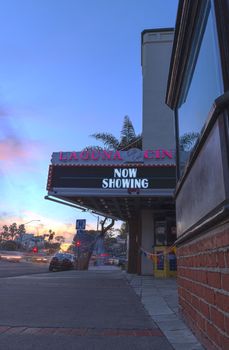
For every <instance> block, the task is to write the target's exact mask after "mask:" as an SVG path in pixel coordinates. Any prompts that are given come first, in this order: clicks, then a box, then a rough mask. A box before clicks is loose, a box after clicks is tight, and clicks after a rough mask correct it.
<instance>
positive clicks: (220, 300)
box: [215, 292, 229, 312]
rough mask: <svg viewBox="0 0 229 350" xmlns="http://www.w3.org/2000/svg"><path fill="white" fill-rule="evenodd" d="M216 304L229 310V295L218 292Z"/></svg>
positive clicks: (224, 309)
mask: <svg viewBox="0 0 229 350" xmlns="http://www.w3.org/2000/svg"><path fill="white" fill-rule="evenodd" d="M215 305H216V306H218V307H219V308H220V309H221V310H223V311H225V312H229V296H228V295H225V294H222V293H219V292H216V295H215Z"/></svg>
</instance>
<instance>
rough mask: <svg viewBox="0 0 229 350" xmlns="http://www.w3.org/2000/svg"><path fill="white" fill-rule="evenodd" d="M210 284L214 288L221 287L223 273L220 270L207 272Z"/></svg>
mask: <svg viewBox="0 0 229 350" xmlns="http://www.w3.org/2000/svg"><path fill="white" fill-rule="evenodd" d="M207 279H208V285H209V286H211V287H214V288H221V274H220V272H211V271H208V273H207Z"/></svg>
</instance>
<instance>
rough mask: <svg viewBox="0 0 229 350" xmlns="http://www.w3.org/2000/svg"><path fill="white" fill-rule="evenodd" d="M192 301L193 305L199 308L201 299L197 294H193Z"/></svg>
mask: <svg viewBox="0 0 229 350" xmlns="http://www.w3.org/2000/svg"><path fill="white" fill-rule="evenodd" d="M191 302H192V306H193V307H194V308H195V309H197V310H199V306H200V299H199V298H197V297H196V296H195V295H192V300H191Z"/></svg>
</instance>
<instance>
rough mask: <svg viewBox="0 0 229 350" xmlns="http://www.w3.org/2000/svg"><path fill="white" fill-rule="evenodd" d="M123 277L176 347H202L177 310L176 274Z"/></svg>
mask: <svg viewBox="0 0 229 350" xmlns="http://www.w3.org/2000/svg"><path fill="white" fill-rule="evenodd" d="M126 277H127V279H128V281H129V283H130V285H131V286H132V287H133V289H134V291H135V293H136V294H137V295H138V296H139V298H140V300H141V302H142V304H143V305H144V307H145V309H146V310H147V312H148V313H149V315H150V316H151V318H152V320H153V321H154V322H155V323H156V325H157V326H158V327H159V329H160V330H161V331H162V332H163V334H164V335H165V337H166V338H167V340H168V341H169V343H170V344H171V345H172V347H173V348H174V349H175V350H184V349H185V350H203V349H204V348H203V347H202V346H201V344H200V343H199V342H198V340H197V339H196V337H195V336H194V335H193V333H192V332H191V330H190V329H189V328H188V327H187V326H186V324H185V323H184V322H183V320H182V318H181V316H180V314H179V307H178V296H177V284H176V279H175V278H166V279H155V278H153V277H151V276H136V275H129V274H126Z"/></svg>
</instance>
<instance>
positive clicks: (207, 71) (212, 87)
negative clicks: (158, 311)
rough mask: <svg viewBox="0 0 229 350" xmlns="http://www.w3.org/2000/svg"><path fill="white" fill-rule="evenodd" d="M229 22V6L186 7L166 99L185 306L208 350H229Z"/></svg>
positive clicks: (186, 1) (223, 0)
mask: <svg viewBox="0 0 229 350" xmlns="http://www.w3.org/2000/svg"><path fill="white" fill-rule="evenodd" d="M228 23H229V1H228V0H220V1H219V0H215V1H210V0H198V1H190V0H181V1H179V6H178V14H177V20H176V28H175V38H174V45H173V51H172V58H171V65H170V71H169V79H168V86H167V95H166V102H167V104H168V106H169V107H170V108H171V109H172V110H174V113H175V127H176V149H177V186H176V193H175V201H176V219H177V255H178V287H179V303H180V306H181V310H182V313H183V315H184V317H185V319H186V320H187V322H188V323H189V325H190V326H191V327H192V328H193V330H194V331H195V332H196V334H197V336H198V337H199V339H200V341H201V342H202V343H203V344H204V345H205V347H206V348H207V349H225V350H226V349H228V348H229V319H228V315H229V274H228V272H229V124H228V118H229V26H228ZM192 136H194V137H192ZM182 137H186V140H189V143H188V146H189V147H187V149H186V153H187V154H186V157H185V159H186V161H185V165H184V166H182V167H181V159H182V154H181V150H182V151H184V149H183V148H182V145H181V143H180V140H181V138H182Z"/></svg>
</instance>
